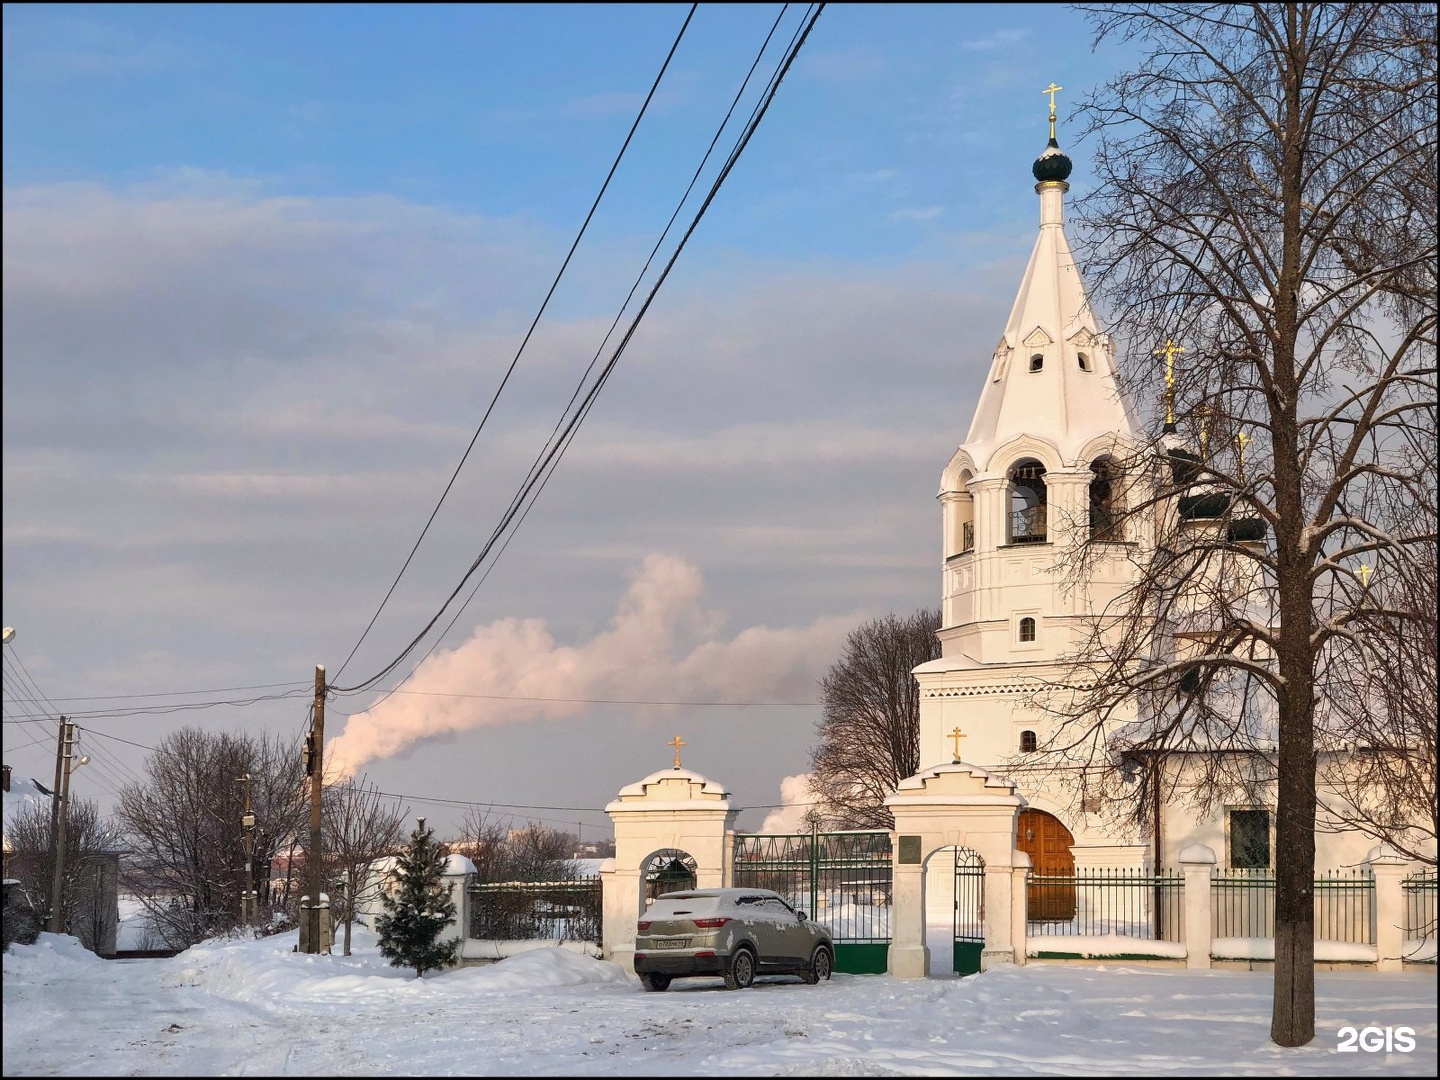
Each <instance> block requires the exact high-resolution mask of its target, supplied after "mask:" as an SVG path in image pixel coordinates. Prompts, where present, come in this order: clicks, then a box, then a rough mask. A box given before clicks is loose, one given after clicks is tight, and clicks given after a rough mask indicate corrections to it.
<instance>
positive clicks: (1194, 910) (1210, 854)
mask: <svg viewBox="0 0 1440 1080" xmlns="http://www.w3.org/2000/svg"><path fill="white" fill-rule="evenodd" d="M1180 869H1181V870H1183V871H1184V873H1185V966H1186V967H1187V968H1208V967H1209V966H1210V926H1211V922H1210V879H1211V877H1212V876H1213V875H1214V873H1215V852H1214V851H1213V850H1212V849H1211V848H1209V847H1206V846H1205V845H1204V844H1191V845H1189V846H1188V847H1186V848H1184V849H1183V850H1181V852H1180Z"/></svg>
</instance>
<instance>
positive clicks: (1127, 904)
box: [1025, 867, 1185, 941]
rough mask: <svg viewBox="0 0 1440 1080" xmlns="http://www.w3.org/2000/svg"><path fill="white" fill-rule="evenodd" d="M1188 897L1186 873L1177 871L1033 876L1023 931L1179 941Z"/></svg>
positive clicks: (1032, 934)
mask: <svg viewBox="0 0 1440 1080" xmlns="http://www.w3.org/2000/svg"><path fill="white" fill-rule="evenodd" d="M1184 894H1185V878H1184V875H1182V874H1181V873H1179V872H1178V871H1175V870H1160V871H1156V872H1153V873H1152V872H1151V871H1149V870H1141V869H1131V868H1127V867H1107V868H1099V869H1093V870H1076V871H1075V873H1073V874H1033V873H1032V874H1031V875H1030V876H1029V878H1028V879H1027V882H1026V888H1025V901H1026V917H1025V933H1026V934H1027V935H1029V936H1030V937H1079V936H1087V937H1088V936H1092V935H1096V936H1106V935H1112V934H1113V935H1119V936H1122V937H1133V938H1143V939H1145V940H1148V941H1179V940H1180V927H1181V918H1182V912H1183V910H1184Z"/></svg>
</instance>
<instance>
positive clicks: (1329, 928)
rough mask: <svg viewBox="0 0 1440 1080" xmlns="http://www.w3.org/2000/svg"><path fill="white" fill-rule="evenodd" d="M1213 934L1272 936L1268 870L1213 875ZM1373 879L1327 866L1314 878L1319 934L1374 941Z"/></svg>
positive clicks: (1271, 885)
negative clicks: (1326, 868)
mask: <svg viewBox="0 0 1440 1080" xmlns="http://www.w3.org/2000/svg"><path fill="white" fill-rule="evenodd" d="M1210 885H1211V890H1212V891H1211V897H1212V903H1211V911H1212V915H1211V924H1212V933H1213V935H1214V936H1215V937H1223V938H1273V937H1274V936H1275V878H1274V875H1272V874H1271V872H1270V871H1269V870H1264V869H1260V870H1239V869H1231V870H1217V871H1216V872H1215V875H1214V877H1213V878H1212V879H1211V882H1210ZM1374 912H1375V879H1374V877H1373V876H1372V875H1371V874H1370V872H1369V871H1368V870H1364V869H1356V870H1327V871H1324V872H1322V873H1321V874H1319V875H1318V876H1317V877H1316V878H1315V938H1316V940H1317V941H1342V942H1351V943H1354V944H1359V945H1373V944H1374V943H1375V930H1374V921H1375V920H1374Z"/></svg>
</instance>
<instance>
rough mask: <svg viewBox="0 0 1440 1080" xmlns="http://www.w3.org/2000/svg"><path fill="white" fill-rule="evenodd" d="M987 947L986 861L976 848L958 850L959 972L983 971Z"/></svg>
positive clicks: (956, 950) (956, 958)
mask: <svg viewBox="0 0 1440 1080" xmlns="http://www.w3.org/2000/svg"><path fill="white" fill-rule="evenodd" d="M984 949H985V860H984V859H982V858H981V857H980V853H979V852H978V851H975V850H973V849H972V848H965V847H957V848H956V849H955V944H954V949H953V953H952V958H953V961H954V965H955V974H956V975H974V974H975V973H976V972H977V971H979V970H980V953H981V952H982V951H984Z"/></svg>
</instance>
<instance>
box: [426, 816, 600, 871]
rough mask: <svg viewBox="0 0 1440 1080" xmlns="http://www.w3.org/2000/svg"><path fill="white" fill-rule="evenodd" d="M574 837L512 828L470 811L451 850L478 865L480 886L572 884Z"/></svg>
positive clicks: (529, 827)
mask: <svg viewBox="0 0 1440 1080" xmlns="http://www.w3.org/2000/svg"><path fill="white" fill-rule="evenodd" d="M575 847H576V840H575V837H574V835H573V834H571V833H568V832H565V831H563V830H561V829H551V828H548V827H546V826H544V825H536V824H533V823H532V824H529V825H526V826H524V827H523V828H519V829H514V828H511V827H510V826H509V825H508V824H507V823H506V822H505V821H504V820H501V819H499V818H495V817H492V816H491V815H490V814H488V813H486V812H485V811H483V810H479V809H474V808H472V809H470V810H467V811H466V812H465V817H464V818H463V819H462V820H461V822H460V838H459V839H458V840H454V841H452V842H451V843H450V844H449V850H450V851H451V852H452V853H453V854H456V855H464V856H465V857H466V858H468V859H469V860H470V861H471V862H472V863H474V864H475V881H476V883H477V884H482V885H483V884H493V883H495V882H501V881H569V880H571V879H573V878H574V877H575V876H576V869H575V861H574V858H573V855H574V853H575Z"/></svg>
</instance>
